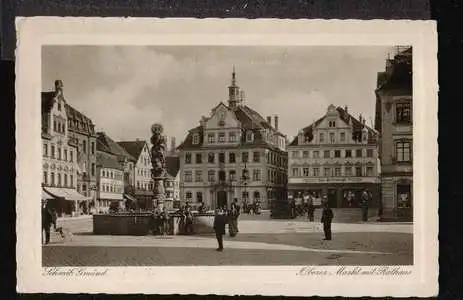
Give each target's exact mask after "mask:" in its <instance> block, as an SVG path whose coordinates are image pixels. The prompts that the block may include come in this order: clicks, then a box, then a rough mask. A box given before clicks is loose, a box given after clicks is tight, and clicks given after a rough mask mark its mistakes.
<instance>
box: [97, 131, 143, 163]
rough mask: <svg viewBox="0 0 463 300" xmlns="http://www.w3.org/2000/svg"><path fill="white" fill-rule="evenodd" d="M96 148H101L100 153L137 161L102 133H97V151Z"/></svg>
mask: <svg viewBox="0 0 463 300" xmlns="http://www.w3.org/2000/svg"><path fill="white" fill-rule="evenodd" d="M98 147H101V151H104V152H109V153H112V154H114V155H118V156H124V157H126V158H127V159H128V160H131V161H134V162H136V161H137V160H136V159H135V158H134V157H133V156H132V155H131V154H130V153H129V152H127V150H125V149H124V148H123V147H121V146H120V145H119V144H118V143H116V142H115V141H114V140H113V139H111V138H110V137H109V136H108V135H107V134H106V133H104V132H97V149H98Z"/></svg>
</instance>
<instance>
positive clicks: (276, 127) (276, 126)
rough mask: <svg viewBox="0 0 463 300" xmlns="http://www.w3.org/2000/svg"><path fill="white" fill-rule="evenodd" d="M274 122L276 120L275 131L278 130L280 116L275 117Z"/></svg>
mask: <svg viewBox="0 0 463 300" xmlns="http://www.w3.org/2000/svg"><path fill="white" fill-rule="evenodd" d="M274 120H275V129H276V130H278V116H277V115H275V117H274Z"/></svg>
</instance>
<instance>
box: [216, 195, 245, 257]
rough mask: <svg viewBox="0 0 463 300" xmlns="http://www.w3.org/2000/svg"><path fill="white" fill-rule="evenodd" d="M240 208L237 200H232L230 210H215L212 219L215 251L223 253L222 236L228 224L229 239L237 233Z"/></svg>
mask: <svg viewBox="0 0 463 300" xmlns="http://www.w3.org/2000/svg"><path fill="white" fill-rule="evenodd" d="M240 210H241V207H240V206H239V204H238V199H236V198H235V199H234V201H233V203H232V204H231V205H230V209H228V210H227V208H226V207H224V208H217V209H216V210H215V217H214V231H215V236H216V238H217V244H218V248H217V249H216V250H217V251H223V236H224V235H225V234H226V230H225V227H226V225H227V224H228V231H229V235H230V237H235V236H236V235H237V234H238V232H239V229H238V218H239V216H240Z"/></svg>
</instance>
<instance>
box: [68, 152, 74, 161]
mask: <svg viewBox="0 0 463 300" xmlns="http://www.w3.org/2000/svg"><path fill="white" fill-rule="evenodd" d="M69 161H70V162H73V161H74V151H72V150H69Z"/></svg>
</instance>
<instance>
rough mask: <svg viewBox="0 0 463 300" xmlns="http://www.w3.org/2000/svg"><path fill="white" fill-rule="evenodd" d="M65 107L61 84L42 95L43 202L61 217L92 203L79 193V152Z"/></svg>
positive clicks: (58, 82) (77, 211)
mask: <svg viewBox="0 0 463 300" xmlns="http://www.w3.org/2000/svg"><path fill="white" fill-rule="evenodd" d="M66 106H67V103H66V100H65V98H64V95H63V83H62V82H61V81H60V80H57V81H56V82H55V90H54V91H52V92H42V146H43V153H42V154H43V177H42V185H43V189H44V193H43V194H42V198H45V199H47V200H48V205H49V206H50V207H53V208H55V209H56V211H57V213H58V214H59V215H76V214H80V213H81V212H83V211H84V210H83V207H84V204H85V203H87V202H88V200H89V199H88V198H87V197H85V196H84V195H82V194H80V193H78V191H77V190H76V187H77V184H78V176H77V175H78V173H77V171H78V165H77V158H78V155H77V153H78V148H77V146H76V145H75V144H74V143H71V140H70V135H69V132H68V116H67V114H66Z"/></svg>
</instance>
